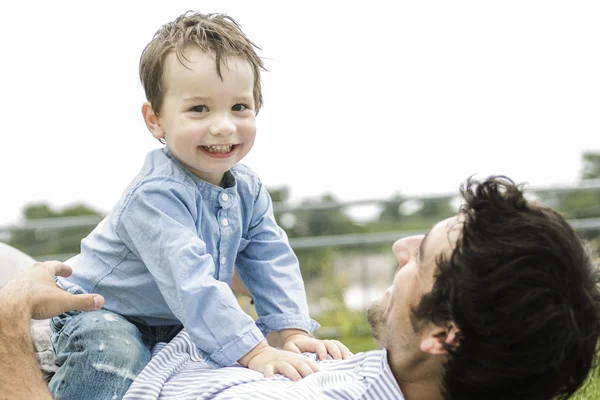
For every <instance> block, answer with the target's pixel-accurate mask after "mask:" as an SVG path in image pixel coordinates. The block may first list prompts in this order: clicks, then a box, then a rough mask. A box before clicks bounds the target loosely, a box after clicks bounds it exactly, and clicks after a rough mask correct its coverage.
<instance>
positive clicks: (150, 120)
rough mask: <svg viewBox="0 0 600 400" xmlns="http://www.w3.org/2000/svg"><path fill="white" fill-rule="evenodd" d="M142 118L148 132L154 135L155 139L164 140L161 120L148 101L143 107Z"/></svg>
mask: <svg viewBox="0 0 600 400" xmlns="http://www.w3.org/2000/svg"><path fill="white" fill-rule="evenodd" d="M142 116H143V117H144V122H145V123H146V127H148V130H149V131H150V133H152V136H154V138H155V139H159V140H160V139H164V138H165V132H164V131H163V129H162V125H161V124H160V118H159V117H158V114H157V113H156V112H154V109H153V108H152V105H151V104H150V102H148V101H147V102H145V103H144V104H143V105H142Z"/></svg>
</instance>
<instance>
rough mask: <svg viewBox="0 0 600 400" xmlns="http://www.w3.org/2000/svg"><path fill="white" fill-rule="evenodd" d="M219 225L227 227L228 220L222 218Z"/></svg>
mask: <svg viewBox="0 0 600 400" xmlns="http://www.w3.org/2000/svg"><path fill="white" fill-rule="evenodd" d="M221 225H223V226H229V220H228V219H227V218H223V219H222V220H221Z"/></svg>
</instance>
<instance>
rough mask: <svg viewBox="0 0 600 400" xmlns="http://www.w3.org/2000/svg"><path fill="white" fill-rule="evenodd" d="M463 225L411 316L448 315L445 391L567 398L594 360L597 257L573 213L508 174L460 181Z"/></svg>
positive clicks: (599, 296) (599, 307)
mask: <svg viewBox="0 0 600 400" xmlns="http://www.w3.org/2000/svg"><path fill="white" fill-rule="evenodd" d="M461 194H462V196H463V197H464V199H465V204H464V205H463V206H462V207H461V210H460V214H461V215H462V216H463V218H464V224H463V225H462V227H461V234H460V237H459V239H458V242H457V245H456V247H455V248H454V250H453V252H452V254H451V256H450V257H446V258H444V257H440V258H439V259H438V260H437V264H438V269H437V271H436V279H435V284H434V286H433V289H432V291H431V292H430V293H428V294H426V295H425V296H424V297H423V299H422V300H421V302H420V304H419V305H418V306H416V307H415V308H414V309H413V318H415V319H416V320H421V321H431V322H434V323H438V324H440V323H444V322H449V321H454V322H455V323H456V324H457V325H458V328H459V330H460V335H459V344H458V345H457V346H453V347H450V346H447V350H448V351H449V356H448V361H447V363H446V364H445V368H444V375H443V377H442V385H443V391H444V394H445V398H446V399H460V400H462V399H486V400H495V399H502V400H506V399H528V400H532V399H552V398H554V397H557V398H559V399H566V398H568V397H569V396H570V395H571V394H573V393H574V392H575V391H576V390H577V389H578V388H579V387H580V386H581V384H582V383H583V382H584V381H585V379H586V377H587V376H588V373H589V372H590V369H591V368H592V367H593V366H594V363H595V360H596V355H597V345H598V339H599V335H600V291H599V288H598V283H599V274H598V266H597V265H595V263H594V262H593V260H592V257H591V255H590V254H589V252H587V251H586V249H585V248H584V246H583V245H582V243H581V242H580V240H579V238H578V236H577V235H576V234H575V232H574V231H573V229H572V227H571V226H570V225H569V223H568V222H567V221H566V220H565V219H564V218H563V217H562V216H561V215H560V214H559V213H557V212H556V211H554V210H552V209H550V208H548V207H544V206H541V205H539V204H535V203H532V202H529V201H527V200H526V199H525V197H524V196H523V191H522V187H521V186H517V185H515V184H514V183H513V182H512V181H511V180H510V179H508V178H505V177H490V178H488V179H486V180H483V181H481V182H478V181H473V180H472V179H469V180H468V181H467V182H466V183H465V184H464V185H463V186H462V187H461Z"/></svg>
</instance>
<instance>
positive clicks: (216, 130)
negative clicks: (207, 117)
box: [210, 116, 235, 136]
mask: <svg viewBox="0 0 600 400" xmlns="http://www.w3.org/2000/svg"><path fill="white" fill-rule="evenodd" d="M233 132H235V124H234V123H233V121H231V119H229V118H228V117H227V116H220V117H216V118H215V119H214V120H213V123H212V124H211V125H210V134H211V135H215V136H217V135H221V136H227V135H231V134H232V133H233Z"/></svg>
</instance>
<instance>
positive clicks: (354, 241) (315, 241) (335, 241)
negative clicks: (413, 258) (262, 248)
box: [0, 180, 600, 261]
mask: <svg viewBox="0 0 600 400" xmlns="http://www.w3.org/2000/svg"><path fill="white" fill-rule="evenodd" d="M598 189H600V180H590V181H585V182H583V183H581V184H580V185H553V186H545V187H537V188H533V187H532V188H528V189H526V192H527V193H528V194H531V193H533V194H534V195H537V196H544V195H547V194H560V193H568V192H573V191H577V192H581V191H588V190H598ZM454 198H457V194H456V193H453V194H448V193H445V194H432V195H425V196H401V197H397V198H392V199H363V200H352V201H339V202H338V201H327V202H322V201H321V202H315V203H305V204H296V205H293V204H282V203H275V204H274V205H273V207H274V211H275V213H277V214H283V213H286V212H298V211H315V210H329V209H338V208H349V207H358V206H365V205H372V204H375V205H385V204H400V203H402V202H406V201H419V200H421V201H422V200H448V201H450V200H451V199H454ZM103 218H104V217H103V216H82V217H64V218H44V219H32V220H27V221H23V222H21V223H19V224H15V225H7V226H0V233H8V232H11V231H15V230H45V229H61V228H74V227H92V226H95V225H97V224H98V223H99V222H100V221H101V220H102V219H103ZM569 223H571V225H572V226H573V227H574V229H576V230H580V231H586V230H591V229H599V228H600V218H583V219H572V220H569ZM423 233H425V231H424V230H405V231H392V232H381V233H353V234H341V235H329V236H315V237H295V238H291V239H290V245H291V246H292V247H293V248H294V249H308V248H319V247H344V246H357V245H374V244H384V243H389V244H391V243H392V242H393V241H395V240H397V239H399V238H402V237H406V236H411V235H418V234H423ZM73 255H74V254H48V255H42V256H40V255H38V256H36V257H37V258H38V259H39V260H47V259H55V260H61V261H64V260H66V259H68V258H70V257H72V256H73Z"/></svg>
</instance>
